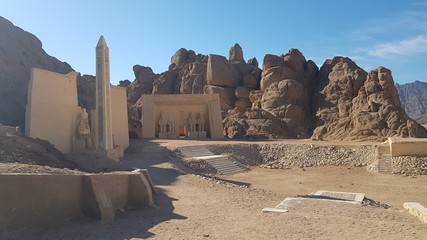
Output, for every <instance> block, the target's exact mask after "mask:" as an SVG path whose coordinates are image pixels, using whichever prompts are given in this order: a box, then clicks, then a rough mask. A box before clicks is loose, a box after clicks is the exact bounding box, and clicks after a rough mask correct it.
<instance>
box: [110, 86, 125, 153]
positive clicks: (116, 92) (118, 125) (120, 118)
mask: <svg viewBox="0 0 427 240" xmlns="http://www.w3.org/2000/svg"><path fill="white" fill-rule="evenodd" d="M126 103H127V101H126V88H124V87H116V86H111V113H112V114H111V118H112V119H111V121H112V130H113V142H114V145H116V146H118V151H120V153H119V156H123V154H124V150H125V149H126V148H127V147H128V146H129V128H128V112H127V104H126Z"/></svg>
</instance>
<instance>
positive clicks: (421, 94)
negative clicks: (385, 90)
mask: <svg viewBox="0 0 427 240" xmlns="http://www.w3.org/2000/svg"><path fill="white" fill-rule="evenodd" d="M396 88H397V91H398V92H399V96H400V102H401V104H402V107H403V108H404V109H405V112H406V113H407V114H408V115H409V116H410V117H411V118H413V119H414V120H416V121H417V122H418V123H420V124H423V125H427V83H425V82H420V81H415V82H413V83H405V84H396Z"/></svg>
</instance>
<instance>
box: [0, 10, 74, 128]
mask: <svg viewBox="0 0 427 240" xmlns="http://www.w3.org/2000/svg"><path fill="white" fill-rule="evenodd" d="M0 36H1V37H0V123H2V124H5V125H12V126H16V125H19V126H20V127H21V128H22V130H23V129H24V127H25V105H26V104H27V94H28V82H29V80H30V75H31V68H33V67H37V68H42V69H46V70H49V71H53V72H58V73H64V74H65V73H69V72H70V71H73V69H72V68H71V67H70V65H68V64H67V63H65V62H61V61H59V60H58V59H56V58H54V57H51V56H49V55H48V54H47V53H46V52H45V51H44V50H43V47H42V43H41V41H40V40H39V39H38V38H37V37H36V36H34V35H33V34H31V33H28V32H26V31H24V30H22V29H21V28H19V27H16V26H14V25H13V24H12V23H11V22H10V21H8V20H7V19H5V18H3V17H0Z"/></svg>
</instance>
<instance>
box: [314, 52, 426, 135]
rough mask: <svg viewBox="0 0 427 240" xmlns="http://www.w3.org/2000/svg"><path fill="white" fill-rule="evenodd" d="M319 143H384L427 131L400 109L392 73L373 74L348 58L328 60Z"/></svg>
mask: <svg viewBox="0 0 427 240" xmlns="http://www.w3.org/2000/svg"><path fill="white" fill-rule="evenodd" d="M317 90H318V91H319V92H318V94H316V96H315V97H314V98H313V99H312V102H313V107H314V109H317V111H316V126H317V127H316V128H315V129H314V132H313V136H312V139H316V140H374V141H378V140H384V139H385V138H387V137H391V136H400V137H427V131H426V129H425V128H423V127H422V126H420V125H419V124H418V123H416V122H415V121H414V120H412V119H410V118H409V117H408V116H407V115H406V114H405V112H404V110H403V109H402V108H401V107H400V102H399V96H398V94H397V90H396V88H395V86H394V81H393V78H392V76H391V71H390V70H388V69H386V68H384V67H379V68H377V69H375V70H373V71H371V72H369V73H366V72H365V71H364V70H363V69H361V68H360V67H358V66H357V65H356V64H355V63H354V62H353V61H351V60H350V59H348V58H343V57H335V58H334V59H332V60H327V61H326V62H325V64H324V65H323V66H322V68H321V69H320V74H319V79H318V89H317Z"/></svg>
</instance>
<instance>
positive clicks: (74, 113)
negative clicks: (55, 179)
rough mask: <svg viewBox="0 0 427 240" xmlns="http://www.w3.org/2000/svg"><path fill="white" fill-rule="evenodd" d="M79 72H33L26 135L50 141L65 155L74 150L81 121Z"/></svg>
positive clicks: (29, 89)
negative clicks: (78, 125) (77, 82)
mask: <svg viewBox="0 0 427 240" xmlns="http://www.w3.org/2000/svg"><path fill="white" fill-rule="evenodd" d="M77 75H78V73H77V72H70V73H69V74H67V75H64V74H59V73H54V72H50V71H46V70H42V69H38V68H33V69H32V70H31V80H30V83H29V87H28V103H27V109H26V123H25V124H26V126H25V133H26V135H28V136H30V137H33V138H40V139H44V140H47V141H49V142H50V143H52V144H53V145H55V147H56V148H57V149H58V150H60V151H61V152H63V153H69V152H71V151H72V149H73V139H74V135H75V134H76V133H75V132H74V130H75V129H76V127H77V121H78V109H79V108H78V105H77V85H76V77H77Z"/></svg>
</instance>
